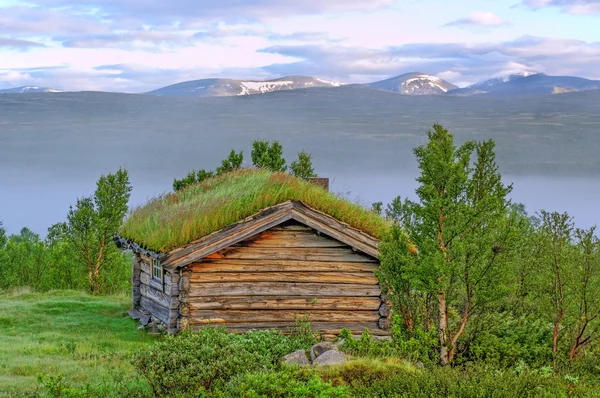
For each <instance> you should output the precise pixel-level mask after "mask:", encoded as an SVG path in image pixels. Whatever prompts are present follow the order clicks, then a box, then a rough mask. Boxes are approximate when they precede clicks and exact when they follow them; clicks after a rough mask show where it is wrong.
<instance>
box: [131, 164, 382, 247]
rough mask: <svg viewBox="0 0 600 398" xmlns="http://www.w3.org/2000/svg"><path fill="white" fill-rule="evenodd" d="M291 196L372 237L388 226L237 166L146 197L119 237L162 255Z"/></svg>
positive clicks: (313, 190)
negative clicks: (188, 184) (205, 178)
mask: <svg viewBox="0 0 600 398" xmlns="http://www.w3.org/2000/svg"><path fill="white" fill-rule="evenodd" d="M291 199H296V200H301V201H303V202H304V203H306V204H307V205H308V206H310V207H312V208H314V209H316V210H319V211H322V212H323V213H326V214H329V215H330V216H332V217H334V218H336V219H337V220H339V221H342V222H345V223H347V224H349V225H350V226H352V227H354V228H357V229H359V230H361V231H363V232H365V233H367V234H369V235H371V236H373V237H376V238H377V237H379V235H380V233H381V231H382V229H383V228H385V227H386V226H387V225H388V224H387V222H386V221H385V220H384V219H383V218H381V217H380V216H378V215H377V214H375V213H373V212H371V211H369V210H367V209H365V208H364V207H362V206H360V205H358V204H356V203H352V202H350V201H348V200H346V199H342V198H340V197H338V196H336V195H334V194H332V193H330V192H328V191H326V190H324V189H322V188H320V187H318V186H316V185H314V184H312V183H309V182H307V181H304V180H301V179H298V178H296V177H293V176H290V175H288V174H283V173H272V172H269V171H265V170H255V169H240V170H237V171H234V172H230V173H227V174H223V175H221V176H218V177H214V178H210V179H208V180H205V181H203V182H202V183H200V184H196V185H192V186H189V187H187V188H185V189H183V190H181V191H178V192H173V193H168V194H165V195H163V196H161V197H158V198H155V199H152V200H150V201H149V202H148V203H147V204H145V205H143V206H141V207H138V208H136V209H134V210H133V211H132V213H131V214H130V215H129V217H128V218H127V220H126V221H125V224H124V225H123V227H122V228H121V232H120V234H121V236H122V237H124V238H127V239H129V240H132V241H134V242H136V243H137V244H139V245H142V246H144V247H145V248H147V249H148V250H152V251H156V252H163V253H166V252H168V251H171V250H173V249H175V248H178V247H181V246H183V245H185V244H188V243H190V242H192V241H194V240H196V239H199V238H202V237H203V236H206V235H208V234H210V233H212V232H215V231H218V230H220V229H222V228H224V227H226V226H228V225H231V224H234V223H236V222H238V221H240V220H243V219H244V218H246V217H249V216H251V215H253V214H256V213H258V212H259V211H260V210H262V209H265V208H267V207H270V206H274V205H276V204H279V203H283V202H286V201H288V200H291Z"/></svg>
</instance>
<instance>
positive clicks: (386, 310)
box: [379, 303, 391, 318]
mask: <svg viewBox="0 0 600 398" xmlns="http://www.w3.org/2000/svg"><path fill="white" fill-rule="evenodd" d="M390 312H391V308H390V306H388V305H387V304H386V303H381V307H379V315H381V316H382V317H384V318H387V317H389V316H390Z"/></svg>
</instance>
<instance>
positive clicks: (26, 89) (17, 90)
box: [0, 86, 64, 94]
mask: <svg viewBox="0 0 600 398" xmlns="http://www.w3.org/2000/svg"><path fill="white" fill-rule="evenodd" d="M62 92H64V91H63V90H58V89H55V88H48V87H37V86H21V87H13V88H7V89H4V90H0V94H27V93H62Z"/></svg>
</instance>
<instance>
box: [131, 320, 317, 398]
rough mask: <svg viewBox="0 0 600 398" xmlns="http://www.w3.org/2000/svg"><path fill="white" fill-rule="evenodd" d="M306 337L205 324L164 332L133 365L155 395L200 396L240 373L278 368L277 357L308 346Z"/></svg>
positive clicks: (140, 354) (138, 355)
mask: <svg viewBox="0 0 600 398" xmlns="http://www.w3.org/2000/svg"><path fill="white" fill-rule="evenodd" d="M308 341H309V340H308V339H307V337H306V336H302V335H298V334H292V335H291V336H290V337H287V336H285V335H284V334H283V333H281V332H279V331H274V330H267V331H252V332H248V333H245V334H233V333H228V332H227V330H226V329H224V328H208V327H207V328H204V329H201V330H200V331H199V332H196V333H182V334H180V335H179V336H167V337H166V338H165V339H164V340H162V341H160V342H158V343H156V344H155V345H153V346H152V347H151V348H150V349H149V350H147V351H142V352H140V353H138V354H137V356H136V357H135V359H134V360H133V365H134V366H135V367H136V368H137V369H138V370H139V371H140V373H141V374H142V375H143V376H144V377H145V378H146V379H147V380H148V383H149V384H150V386H151V387H152V389H153V391H154V393H155V394H156V395H159V396H163V395H177V394H183V395H186V394H192V395H196V396H201V395H202V394H204V393H205V392H206V391H212V390H214V389H219V388H222V387H223V386H224V385H225V383H227V382H228V381H229V380H230V379H231V378H232V377H234V376H236V375H238V374H244V373H248V372H260V371H266V370H269V369H274V368H276V367H277V366H278V362H279V358H280V357H281V356H283V355H286V354H289V353H290V352H293V351H296V350H298V349H307V348H309V347H310V345H306V343H307V342H308Z"/></svg>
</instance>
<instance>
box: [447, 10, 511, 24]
mask: <svg viewBox="0 0 600 398" xmlns="http://www.w3.org/2000/svg"><path fill="white" fill-rule="evenodd" d="M507 25H509V23H508V22H507V21H505V20H503V19H502V18H500V17H499V16H497V15H496V14H494V13H493V12H491V11H487V12H484V11H476V12H472V13H471V14H470V15H469V16H468V17H466V18H460V19H457V20H455V21H452V22H449V23H447V24H446V25H445V26H457V27H474V26H479V27H499V26H507Z"/></svg>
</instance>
